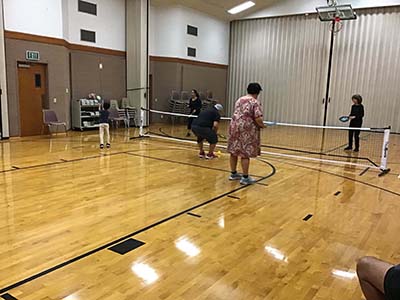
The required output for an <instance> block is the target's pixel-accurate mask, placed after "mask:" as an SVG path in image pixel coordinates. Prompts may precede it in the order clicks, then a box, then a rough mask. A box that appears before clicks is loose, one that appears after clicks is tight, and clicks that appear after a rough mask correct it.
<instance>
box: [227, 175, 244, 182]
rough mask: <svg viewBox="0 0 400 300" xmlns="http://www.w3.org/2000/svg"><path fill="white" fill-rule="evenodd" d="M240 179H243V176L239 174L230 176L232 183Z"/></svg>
mask: <svg viewBox="0 0 400 300" xmlns="http://www.w3.org/2000/svg"><path fill="white" fill-rule="evenodd" d="M240 179H242V174H239V173H235V174H232V173H231V175H230V176H229V180H231V181H233V180H240Z"/></svg>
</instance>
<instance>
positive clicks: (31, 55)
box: [26, 50, 40, 61]
mask: <svg viewBox="0 0 400 300" xmlns="http://www.w3.org/2000/svg"><path fill="white" fill-rule="evenodd" d="M26 60H33V61H39V60H40V53H39V51H29V50H28V51H26Z"/></svg>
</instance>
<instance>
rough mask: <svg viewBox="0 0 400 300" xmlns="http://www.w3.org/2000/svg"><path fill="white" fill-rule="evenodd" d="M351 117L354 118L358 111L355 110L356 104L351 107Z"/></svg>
mask: <svg viewBox="0 0 400 300" xmlns="http://www.w3.org/2000/svg"><path fill="white" fill-rule="evenodd" d="M349 118H350V120H354V119H355V118H356V111H355V106H354V105H353V106H352V107H351V112H350V115H349Z"/></svg>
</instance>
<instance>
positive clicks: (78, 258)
mask: <svg viewBox="0 0 400 300" xmlns="http://www.w3.org/2000/svg"><path fill="white" fill-rule="evenodd" d="M143 157H144V158H146V157H145V156H143ZM264 162H265V163H266V164H268V165H269V166H270V167H271V169H272V171H271V173H270V174H268V175H266V176H264V177H261V178H260V179H259V180H258V181H257V182H260V181H263V180H266V179H268V178H270V177H272V176H274V175H275V173H276V168H275V166H274V165H272V164H271V163H269V162H267V161H264ZM249 187H251V185H243V186H240V187H238V188H235V189H233V190H231V191H229V192H226V193H223V194H221V195H219V196H216V197H214V198H212V199H209V200H207V201H205V202H203V203H200V204H197V205H195V206H192V207H190V208H188V209H185V210H183V211H181V212H178V213H176V214H174V215H172V216H169V217H166V218H164V219H162V220H160V221H158V222H155V223H153V224H151V225H149V226H146V227H144V228H142V229H139V230H137V231H134V232H132V233H129V234H127V235H125V236H123V237H121V238H118V239H116V240H114V241H111V242H109V243H107V244H104V245H102V246H99V247H97V248H95V249H93V250H90V251H88V252H86V253H83V254H81V255H78V256H76V257H74V258H71V259H69V260H67V261H65V262H63V263H60V264H58V265H55V266H53V267H51V268H49V269H46V270H44V271H41V272H39V273H36V274H35V275H32V276H30V277H28V278H25V279H23V280H21V281H18V282H16V283H13V284H11V285H9V286H6V287H5V288H2V289H0V295H1V294H3V293H6V292H8V291H10V290H12V289H15V288H17V287H20V286H22V285H24V284H26V283H29V282H31V281H33V280H36V279H38V278H40V277H43V276H45V275H48V274H49V273H52V272H54V271H57V270H59V269H61V268H64V267H66V266H68V265H70V264H72V263H75V262H77V261H80V260H82V259H84V258H87V257H89V256H91V255H93V254H96V253H98V252H100V251H102V250H105V249H107V248H110V247H112V246H114V245H116V244H119V243H121V242H123V241H125V240H127V239H129V238H132V237H133V236H135V235H138V234H139V233H142V232H145V231H148V230H150V229H152V228H155V227H157V226H160V225H162V224H164V223H167V222H168V221H171V220H173V219H176V218H178V217H180V216H182V215H184V214H187V213H189V212H191V211H192V210H195V209H198V208H201V207H204V206H206V205H208V204H210V203H213V202H215V201H217V200H220V199H223V198H224V197H226V196H229V195H230V194H233V193H236V192H238V191H241V190H243V189H246V188H249Z"/></svg>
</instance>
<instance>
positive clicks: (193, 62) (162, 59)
mask: <svg viewBox="0 0 400 300" xmlns="http://www.w3.org/2000/svg"><path fill="white" fill-rule="evenodd" d="M150 61H159V62H172V63H180V64H186V65H194V66H201V67H209V68H217V69H228V66H227V65H222V64H213V63H208V62H203V61H196V60H190V59H183V58H178V57H163V56H150Z"/></svg>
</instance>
